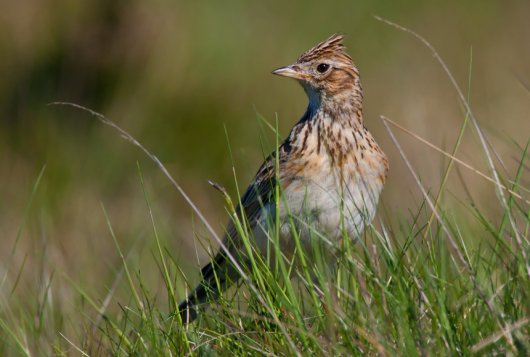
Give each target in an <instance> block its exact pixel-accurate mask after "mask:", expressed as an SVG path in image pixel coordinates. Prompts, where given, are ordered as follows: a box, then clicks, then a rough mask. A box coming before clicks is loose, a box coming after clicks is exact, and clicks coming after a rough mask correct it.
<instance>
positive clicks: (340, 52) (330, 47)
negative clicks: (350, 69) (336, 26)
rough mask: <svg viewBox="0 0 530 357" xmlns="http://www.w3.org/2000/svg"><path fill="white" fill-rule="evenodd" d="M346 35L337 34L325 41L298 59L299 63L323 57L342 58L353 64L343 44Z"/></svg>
mask: <svg viewBox="0 0 530 357" xmlns="http://www.w3.org/2000/svg"><path fill="white" fill-rule="evenodd" d="M343 39H344V35H342V34H339V33H336V34H334V35H332V36H331V37H330V38H328V39H327V40H325V41H322V42H320V43H319V44H318V45H316V46H315V47H313V48H311V49H310V50H308V51H306V52H304V53H303V54H302V55H301V56H300V57H298V61H297V62H298V63H303V62H310V61H313V60H315V59H318V58H322V57H331V56H334V57H342V58H343V59H344V60H349V61H350V62H351V60H352V59H351V57H350V56H349V55H348V54H347V53H346V46H344V44H343V43H342V40H343Z"/></svg>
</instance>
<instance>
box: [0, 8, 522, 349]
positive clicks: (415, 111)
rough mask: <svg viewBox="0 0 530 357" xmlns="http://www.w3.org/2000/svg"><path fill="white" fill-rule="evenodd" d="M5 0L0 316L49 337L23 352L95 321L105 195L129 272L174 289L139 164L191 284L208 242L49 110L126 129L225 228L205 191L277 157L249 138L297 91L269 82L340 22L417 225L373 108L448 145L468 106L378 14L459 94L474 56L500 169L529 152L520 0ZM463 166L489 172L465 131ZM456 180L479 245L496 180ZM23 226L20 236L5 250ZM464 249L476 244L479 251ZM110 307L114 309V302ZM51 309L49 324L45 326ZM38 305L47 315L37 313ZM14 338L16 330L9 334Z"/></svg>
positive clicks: (129, 167) (258, 136)
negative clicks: (444, 66)
mask: <svg viewBox="0 0 530 357" xmlns="http://www.w3.org/2000/svg"><path fill="white" fill-rule="evenodd" d="M2 6H3V10H2V11H1V12H0V52H1V53H2V56H0V74H1V75H2V80H1V81H0V237H1V239H0V262H2V263H0V276H3V275H4V274H7V275H6V276H7V279H8V280H7V281H8V282H9V284H5V283H4V284H3V285H2V286H0V297H1V298H0V313H1V314H2V316H6V315H5V314H7V316H8V318H7V320H4V318H2V321H10V322H16V321H22V320H24V319H26V320H27V321H26V322H27V324H22V323H21V324H20V325H24V326H26V327H27V326H33V328H34V329H35V330H33V331H29V330H28V331H26V333H27V338H28V339H29V340H31V337H32V336H41V338H42V340H41V341H32V343H33V350H35V351H36V350H38V349H39V348H42V347H43V346H51V345H49V344H48V343H49V342H50V341H57V331H63V333H66V334H67V335H68V338H70V339H73V340H76V341H80V340H83V338H84V337H83V332H82V331H83V327H82V326H80V325H81V324H82V325H84V324H88V321H89V320H90V319H91V318H92V317H93V316H94V315H93V313H94V312H93V310H92V309H91V308H90V307H89V306H88V304H87V302H86V298H84V297H83V294H79V293H78V291H76V289H75V288H74V286H75V285H77V286H81V287H83V290H86V291H87V292H89V293H90V294H88V295H90V296H92V297H93V298H94V297H97V298H100V299H102V298H103V297H104V296H105V294H106V293H107V290H108V289H109V287H110V286H111V285H112V283H113V281H114V279H115V277H116V274H117V271H119V269H120V267H121V262H120V259H119V255H118V253H117V251H116V249H115V246H114V243H113V241H112V239H111V237H110V236H109V232H108V229H107V224H106V219H105V216H104V215H103V212H102V210H101V204H102V203H103V205H104V206H105V207H106V209H107V211H108V216H109V221H110V222H111V223H112V225H113V228H114V231H115V233H116V237H117V240H118V242H119V244H120V246H121V248H122V250H123V251H124V252H125V254H127V252H129V251H130V255H129V258H128V259H129V260H128V262H129V264H130V266H131V267H134V269H133V270H134V271H135V274H138V275H139V276H140V278H141V281H142V282H143V283H144V284H145V285H146V287H145V289H146V291H149V292H151V293H152V294H154V295H156V296H157V298H156V301H157V302H159V303H160V304H161V305H162V304H164V299H165V298H161V297H160V298H158V294H163V292H165V289H166V288H165V286H164V284H163V279H162V275H161V274H160V273H159V271H158V267H157V265H156V259H153V254H155V253H154V252H156V249H157V248H156V245H155V241H154V238H153V234H152V233H153V232H152V230H151V228H150V227H151V224H150V220H149V217H148V216H147V215H146V208H145V201H144V198H143V194H142V187H141V184H140V180H139V178H138V173H137V169H136V163H137V162H139V164H140V167H141V170H142V173H143V176H144V178H145V188H146V190H147V191H148V192H149V195H150V199H151V202H152V206H153V209H154V210H155V212H154V217H155V219H156V220H157V224H158V227H159V235H160V237H161V240H162V245H163V246H164V247H166V248H167V249H168V250H169V251H170V252H171V253H172V254H171V255H172V257H173V258H174V259H175V260H176V262H178V264H179V265H181V266H182V267H183V269H184V270H185V272H186V273H187V274H189V275H191V277H190V279H192V278H193V274H196V273H197V272H196V270H197V269H196V267H195V265H196V264H197V258H195V248H194V245H195V244H196V243H195V240H194V238H195V236H196V235H198V236H200V237H203V238H205V237H206V236H207V235H206V233H205V232H204V231H203V230H202V228H201V226H200V225H199V224H197V222H196V219H195V217H193V215H192V214H191V212H190V210H189V208H187V207H186V206H185V205H184V203H183V201H182V199H181V198H180V197H178V195H177V194H176V193H175V192H174V190H173V189H172V188H171V187H170V185H169V184H168V182H167V180H165V178H164V177H163V176H162V175H161V174H160V172H159V171H158V170H157V169H156V167H155V166H154V165H152V163H150V162H149V161H148V160H146V158H145V157H144V156H143V155H142V154H141V153H139V152H138V151H137V150H135V149H134V148H132V147H131V146H130V145H128V144H126V143H124V142H123V141H121V140H118V139H117V137H116V135H115V134H114V133H112V132H109V130H108V129H106V128H103V127H102V126H101V125H100V124H99V123H97V122H96V121H94V120H92V119H90V118H89V117H88V116H87V115H85V114H84V113H80V112H78V111H73V110H67V109H65V108H56V107H49V106H47V103H50V102H53V101H57V100H61V101H72V102H76V103H79V104H82V105H85V106H88V107H90V108H93V109H95V110H97V111H99V112H102V113H104V114H105V115H106V116H108V117H109V118H111V119H113V120H115V121H117V122H118V123H119V124H120V125H121V126H123V127H124V128H126V129H127V130H128V131H130V132H131V133H133V134H134V135H135V136H136V137H137V138H138V139H140V140H141V142H142V143H143V144H145V145H146V146H147V147H148V148H150V149H151V150H152V151H153V152H154V153H156V154H157V155H158V156H159V157H160V158H161V160H162V161H163V162H165V163H166V164H167V165H168V168H169V169H170V171H171V172H172V174H173V175H174V176H175V178H176V179H177V180H178V182H179V183H181V184H182V185H183V187H184V188H185V189H186V191H187V192H188V193H189V195H190V196H191V197H192V198H193V199H194V201H195V202H196V203H197V205H199V206H200V207H201V208H202V209H203V210H204V212H205V214H206V216H207V218H208V220H209V221H210V222H211V223H212V224H213V225H214V226H215V227H217V228H218V231H219V232H221V231H222V228H221V227H222V225H223V224H224V223H225V219H226V214H225V211H224V208H223V200H222V198H221V197H219V195H218V194H217V193H216V192H215V191H214V190H212V189H211V188H210V187H209V185H208V184H207V180H208V179H212V180H214V181H217V182H219V183H220V184H221V185H223V186H225V187H227V189H228V190H229V192H230V193H234V192H235V187H234V180H233V177H232V164H234V165H235V167H236V170H237V174H238V182H239V184H240V185H241V186H245V185H246V184H247V183H248V181H249V180H250V178H251V177H252V175H253V174H254V173H255V170H256V169H257V167H258V165H259V163H260V162H261V160H262V158H263V151H265V152H267V151H268V150H270V149H272V148H273V146H274V145H273V143H274V139H273V138H272V139H271V137H272V136H270V135H269V134H270V133H269V134H267V133H265V134H264V133H263V131H262V129H260V126H261V124H260V119H258V117H259V116H260V115H263V116H264V117H265V118H267V119H268V120H269V121H271V122H272V121H274V118H275V116H276V113H277V115H278V118H279V126H280V132H281V133H282V134H283V135H285V134H286V133H287V131H288V130H289V128H290V127H291V126H292V125H293V123H294V122H295V121H296V120H297V119H298V117H299V116H300V115H301V114H302V112H303V110H304V108H305V105H306V99H305V95H304V94H303V91H302V90H301V89H300V88H298V87H297V85H295V84H294V83H292V82H289V81H286V80H282V79H278V78H274V77H273V76H271V75H270V71H271V70H272V69H274V68H276V67H279V66H281V65H285V64H288V63H290V62H292V61H294V60H295V59H296V58H297V56H298V55H299V54H300V53H301V52H302V51H305V50H306V49H307V48H309V47H310V46H312V45H314V44H315V43H316V42H318V41H320V40H322V39H324V38H326V37H327V36H329V35H330V34H331V33H334V32H337V31H340V32H345V33H346V34H347V35H348V37H347V39H346V43H347V45H348V48H349V52H350V53H351V54H352V56H353V58H354V60H355V61H356V63H357V64H358V66H359V67H360V71H361V75H362V80H363V85H364V90H365V115H366V125H367V126H368V128H369V129H370V130H371V131H372V132H373V133H374V135H375V137H376V139H377V141H378V142H380V143H381V145H382V146H383V149H384V150H385V151H386V152H387V153H388V155H389V157H390V161H391V174H390V178H389V182H388V185H387V187H386V188H385V191H384V196H383V202H382V207H381V210H380V211H381V213H382V214H383V215H384V216H389V217H390V218H392V217H395V216H397V217H401V218H402V219H403V220H404V221H406V222H408V224H410V221H411V220H412V218H411V217H410V216H409V215H408V213H407V212H408V211H411V212H412V213H411V214H412V215H416V214H420V216H421V217H420V222H423V221H425V220H426V219H427V218H428V217H429V215H430V213H429V212H423V211H421V210H419V209H418V206H419V205H420V204H421V202H422V201H421V195H419V194H418V191H417V189H416V188H415V185H414V182H413V181H412V180H411V178H410V176H409V174H408V173H407V172H406V170H405V169H404V167H403V166H402V165H401V163H400V158H399V155H398V153H397V152H396V151H395V149H394V147H393V145H392V143H391V141H390V139H389V137H388V135H387V134H386V133H385V132H384V129H383V127H382V125H381V122H380V121H379V119H378V117H379V115H380V114H384V115H386V116H388V117H390V118H392V119H393V120H396V121H398V122H400V123H401V124H403V125H404V126H406V127H408V128H410V129H412V130H413V131H414V132H416V133H417V134H419V135H420V136H422V137H424V138H426V139H428V140H429V141H431V142H433V143H434V144H436V145H438V146H440V147H443V148H446V149H447V148H451V147H453V144H454V140H455V139H456V137H457V135H458V133H459V129H460V127H461V124H462V121H463V118H464V112H463V110H462V108H461V107H460V106H459V104H458V101H457V100H456V96H455V93H454V91H453V89H452V88H451V86H450V84H449V82H448V80H447V78H446V77H445V75H444V74H443V72H442V71H441V70H440V69H439V67H438V66H437V64H436V63H435V61H433V60H432V58H431V56H430V54H429V53H428V51H426V50H425V49H424V48H423V47H422V46H421V45H419V44H418V43H417V42H415V41H413V40H411V39H410V38H409V37H407V36H405V35H403V34H402V33H400V32H398V31H396V30H394V29H392V28H389V27H387V26H385V25H383V24H381V23H379V22H377V21H375V20H374V19H373V17H372V15H373V14H377V15H380V16H383V17H386V18H389V19H392V20H395V21H397V22H399V23H402V24H405V25H406V26H408V27H410V28H412V29H414V30H415V31H417V32H418V33H420V34H422V35H423V36H424V37H426V38H427V39H429V40H430V41H431V42H432V43H433V45H435V47H436V48H437V49H438V50H439V51H440V53H441V54H442V56H443V57H444V58H445V59H446V60H447V62H448V64H449V67H450V68H451V70H452V71H453V73H454V74H455V77H456V78H457V81H458V82H459V83H460V84H461V85H462V86H463V87H465V84H466V83H467V82H468V74H469V73H468V64H469V58H468V57H469V55H468V54H469V53H470V48H471V47H472V48H473V54H474V56H473V57H474V59H473V76H472V80H471V84H470V99H469V100H470V102H471V104H472V107H473V109H474V111H475V114H476V116H477V117H478V118H480V123H481V126H482V127H483V129H484V130H485V131H486V133H487V135H488V138H489V140H490V141H491V145H492V146H493V147H494V148H495V149H496V150H497V151H498V153H499V156H500V157H501V158H503V160H504V161H503V164H504V165H505V167H506V168H505V169H503V171H502V173H503V174H504V175H506V176H507V177H514V175H515V172H516V170H517V168H518V165H519V160H520V157H521V156H520V155H521V152H522V149H520V148H524V147H525V145H526V143H527V140H528V136H529V133H530V121H529V118H528V113H530V100H529V99H530V96H529V92H528V90H527V89H525V88H524V87H523V86H522V85H521V82H522V83H530V47H529V46H528V45H527V41H528V38H529V36H530V27H529V26H528V20H527V14H528V13H530V12H529V11H530V4H529V3H528V2H527V1H523V0H508V1H504V2H498V1H494V0H485V1H479V0H474V1H466V2H461V1H455V0H454V1H446V2H443V3H440V2H436V1H419V0H415V1H407V2H404V1H395V2H387V1H359V2H357V3H352V2H351V1H345V0H344V1H336V2H334V3H333V4H324V3H322V2H316V1H295V2H289V3H285V2H280V1H272V2H267V3H260V2H244V1H226V2H222V3H218V2H215V1H203V2H197V3H185V2H171V1H162V0H159V1H154V2H140V1H129V2H126V1H113V2H106V1H90V2H80V1H77V2H76V1H69V2H67V1H58V0H55V1H54V0H40V1H37V0H27V1H23V2H4V3H3V4H2ZM224 127H226V128H227V132H228V137H229V140H230V146H231V147H232V149H233V157H234V161H233V163H232V161H231V159H230V157H229V153H228V145H227V142H226V141H227V139H226V137H225V133H224ZM267 135H269V136H268V139H269V140H268V142H267ZM398 138H399V139H400V142H401V143H402V145H403V147H404V150H405V151H406V152H407V153H410V157H409V159H410V160H411V162H412V163H413V165H414V167H415V168H416V169H417V171H418V174H419V175H420V177H421V179H422V181H423V183H424V185H425V186H426V187H427V188H429V189H430V190H432V192H431V193H432V194H433V195H434V194H436V193H437V192H436V188H437V187H439V185H440V182H441V179H442V177H443V170H442V168H443V167H444V164H446V163H447V160H446V159H445V158H443V157H441V156H439V155H438V154H436V153H434V152H430V151H428V150H426V148H425V147H423V146H422V145H421V144H419V143H418V142H416V141H413V140H410V138H409V137H407V136H401V135H399V134H398ZM260 141H262V142H263V144H261V143H260ZM271 144H272V145H271ZM262 145H263V146H264V148H262ZM459 157H461V158H462V159H463V160H465V161H467V162H470V163H472V164H473V165H474V166H476V167H477V168H479V169H481V170H483V171H486V164H485V160H484V158H483V154H482V152H481V150H480V147H479V145H477V141H476V138H475V137H474V136H473V134H471V131H468V132H466V133H465V134H464V137H463V140H462V145H461V148H460V150H459ZM44 166H46V169H45V171H44V174H43V177H42V180H41V181H40V183H39V187H38V189H37V191H36V195H35V197H34V200H33V203H32V207H31V209H30V211H29V215H28V219H27V221H25V222H23V218H22V217H23V215H24V209H25V207H26V205H27V204H28V202H29V200H30V195H31V191H32V187H33V185H34V182H35V180H36V178H37V177H38V175H39V172H40V171H41V169H42V168H43V167H44ZM499 166H500V167H502V165H499ZM457 173H459V174H458V175H454V174H453V175H451V176H450V177H449V180H448V183H447V189H446V194H445V195H444V197H445V198H444V200H443V204H444V205H445V206H444V207H450V208H451V211H450V212H451V213H450V215H452V216H453V217H454V220H455V222H460V223H468V224H464V225H463V226H462V227H460V228H461V229H462V230H464V231H467V232H465V233H462V234H463V235H464V236H477V237H479V238H480V236H481V234H482V233H484V232H485V230H486V229H485V228H484V225H482V224H479V223H477V222H476V221H475V220H474V219H471V218H470V217H473V216H475V215H476V214H477V212H476V211H474V209H475V208H476V209H477V210H478V212H480V214H482V215H484V221H486V222H488V223H489V224H493V225H495V224H499V223H500V222H501V220H502V215H503V213H504V209H503V208H502V207H501V206H500V205H499V204H498V203H496V201H495V194H494V192H493V190H492V189H491V186H490V185H489V184H487V183H484V182H483V181H482V180H481V179H480V178H477V177H476V176H475V175H472V174H469V173H467V172H464V171H461V172H458V168H457ZM520 180H521V182H522V183H523V185H526V187H528V185H529V183H530V178H529V171H528V169H523V171H522V174H521V178H520ZM455 198H456V199H455ZM470 207H473V209H471V208H470ZM422 212H423V213H422ZM406 228H407V227H406V225H405V227H404V229H406ZM19 229H22V230H23V234H22V236H21V239H20V242H19V244H18V247H17V249H16V251H15V255H14V256H10V252H11V251H12V247H13V245H14V242H15V237H16V233H17V231H18V230H19ZM470 244H471V245H472V246H480V245H481V244H482V241H481V239H475V240H474V241H473V242H470ZM197 246H198V248H197V255H198V258H200V259H201V262H204V261H205V258H206V255H207V254H206V253H205V252H204V251H203V250H202V248H200V245H199V244H197ZM206 259H207V258H206ZM6 262H10V264H7V263H6ZM190 265H191V266H192V268H190V269H187V267H188V268H189V267H190ZM15 281H17V285H16V287H14V286H13V285H12V284H13V283H14V282H15ZM13 289H14V290H13ZM160 296H162V295H160ZM128 297H129V291H127V289H121V290H119V293H117V295H116V301H119V302H121V303H122V304H124V305H127V304H128V302H129V301H128V300H127V298H128ZM149 301H151V300H149ZM43 306H48V308H47V309H45V308H42V307H43ZM112 307H113V309H117V305H116V303H115V301H114V302H113V304H112ZM45 311H48V312H47V313H49V314H52V315H50V316H48V315H46V316H45V315H42V316H41V315H39V314H40V313H44V312H45ZM32 313H35V315H34V316H40V317H37V318H35V319H36V320H35V321H33V320H32V319H33V317H32V316H33V315H32ZM87 316H89V318H88V319H87V320H84V318H86V317H87ZM82 318H83V319H82ZM80 319H81V320H80ZM9 327H10V328H11V329H14V333H22V332H21V331H19V330H18V327H17V324H16V323H10V324H9ZM39 329H40V330H39ZM37 330H38V331H37ZM42 330H46V331H45V332H42ZM65 331H67V332H65ZM63 342H64V341H63ZM57 343H58V345H61V346H63V345H62V342H61V343H59V342H57ZM50 348H51V347H50ZM49 351H51V349H50V350H49Z"/></svg>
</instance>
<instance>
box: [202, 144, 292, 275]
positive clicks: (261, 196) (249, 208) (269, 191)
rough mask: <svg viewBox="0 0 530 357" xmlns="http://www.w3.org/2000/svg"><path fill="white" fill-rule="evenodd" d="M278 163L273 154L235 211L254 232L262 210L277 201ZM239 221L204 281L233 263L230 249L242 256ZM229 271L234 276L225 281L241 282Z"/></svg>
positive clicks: (230, 226) (205, 272)
mask: <svg viewBox="0 0 530 357" xmlns="http://www.w3.org/2000/svg"><path fill="white" fill-rule="evenodd" d="M284 152H285V151H284V150H283V149H282V148H280V155H282V153H284ZM280 161H281V160H280ZM275 163H276V154H275V153H272V154H271V155H269V157H268V158H267V159H266V160H265V161H264V162H263V164H262V165H261V167H260V168H259V170H258V172H257V174H256V176H255V177H254V180H253V181H252V183H251V184H250V185H249V187H248V188H247V190H246V191H245V193H244V194H243V196H242V197H241V202H240V204H239V205H238V206H237V208H236V210H235V213H236V214H237V220H239V222H240V223H241V224H242V225H246V226H247V227H248V228H249V230H250V231H251V232H252V230H253V229H254V227H255V226H256V223H257V221H258V220H259V219H260V216H261V212H262V209H263V208H264V207H265V206H266V205H267V204H268V203H269V202H271V201H272V200H273V199H274V191H275V189H274V188H275V186H276V174H275V172H276V170H275ZM235 219H236V218H232V219H231V220H230V221H229V222H228V226H227V227H226V234H225V237H224V239H223V244H224V248H223V247H221V249H220V251H219V253H217V255H216V256H215V257H214V258H213V260H212V261H211V262H210V263H209V264H207V265H206V266H204V267H203V268H202V270H201V273H202V276H203V279H205V280H209V279H215V276H214V274H215V273H216V272H215V270H216V269H219V268H220V267H224V266H226V265H227V263H229V261H230V258H229V257H228V256H227V254H226V250H228V251H229V252H230V254H231V255H232V256H233V257H234V258H236V259H237V258H238V256H239V255H240V254H239V249H241V237H240V236H239V234H238V231H237V227H236V224H235ZM245 222H246V223H245ZM229 265H232V264H229ZM228 270H229V272H230V274H227V276H225V277H224V278H229V277H230V278H232V279H237V277H236V275H235V274H234V273H235V270H234V269H228ZM218 275H219V274H218ZM221 275H223V274H221ZM217 279H220V276H217Z"/></svg>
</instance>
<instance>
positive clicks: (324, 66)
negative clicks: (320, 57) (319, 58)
mask: <svg viewBox="0 0 530 357" xmlns="http://www.w3.org/2000/svg"><path fill="white" fill-rule="evenodd" d="M328 69H329V64H327V63H321V64H319V65H318V66H317V71H318V73H325V72H326V71H327V70H328Z"/></svg>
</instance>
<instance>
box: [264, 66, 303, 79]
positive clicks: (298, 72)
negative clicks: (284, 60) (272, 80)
mask: <svg viewBox="0 0 530 357" xmlns="http://www.w3.org/2000/svg"><path fill="white" fill-rule="evenodd" d="M272 74H276V75H278V76H283V77H290V78H294V79H306V77H307V76H306V75H305V74H304V72H303V71H302V69H301V68H300V67H298V66H297V65H294V64H293V65H290V66H285V67H280V68H278V69H275V70H274V71H272Z"/></svg>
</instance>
